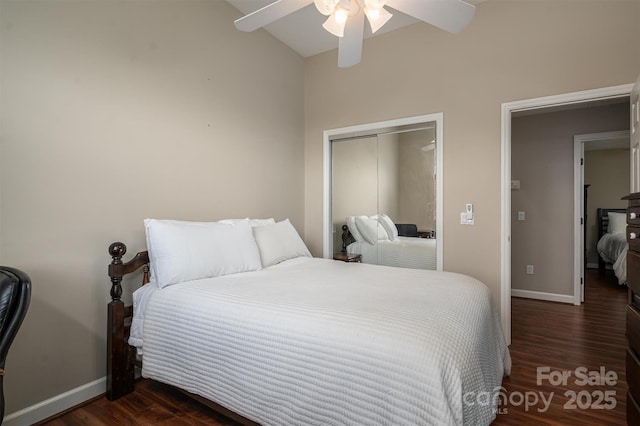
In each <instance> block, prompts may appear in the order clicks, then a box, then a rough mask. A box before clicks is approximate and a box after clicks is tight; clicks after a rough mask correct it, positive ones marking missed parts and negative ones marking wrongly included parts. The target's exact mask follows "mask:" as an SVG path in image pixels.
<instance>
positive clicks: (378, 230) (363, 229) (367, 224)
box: [356, 216, 389, 244]
mask: <svg viewBox="0 0 640 426" xmlns="http://www.w3.org/2000/svg"><path fill="white" fill-rule="evenodd" d="M356 228H358V231H360V234H362V238H364V240H365V241H366V242H368V243H369V244H375V243H376V241H378V240H388V239H389V236H388V235H387V231H385V230H384V228H383V227H382V225H380V223H379V222H378V221H377V220H376V219H371V218H370V217H367V216H356Z"/></svg>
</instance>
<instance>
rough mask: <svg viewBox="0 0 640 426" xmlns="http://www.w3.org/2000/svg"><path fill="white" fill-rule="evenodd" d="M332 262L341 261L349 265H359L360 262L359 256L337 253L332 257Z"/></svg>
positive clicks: (360, 257)
mask: <svg viewBox="0 0 640 426" xmlns="http://www.w3.org/2000/svg"><path fill="white" fill-rule="evenodd" d="M333 260H341V261H343V262H349V263H360V262H362V255H361V254H348V253H337V254H334V255H333Z"/></svg>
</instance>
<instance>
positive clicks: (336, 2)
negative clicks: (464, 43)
mask: <svg viewBox="0 0 640 426" xmlns="http://www.w3.org/2000/svg"><path fill="white" fill-rule="evenodd" d="M311 3H314V4H315V6H316V8H317V9H318V11H319V12H320V13H322V14H323V15H326V16H328V18H327V20H326V21H325V23H324V24H323V25H322V26H323V27H324V29H325V30H327V31H328V32H330V33H331V34H333V35H335V36H337V37H339V42H338V66H339V67H340V68H348V67H350V66H353V65H355V64H357V63H359V62H360V60H361V59H362V40H363V36H364V21H365V16H366V18H367V21H368V22H369V25H370V27H371V32H372V33H375V32H376V31H377V30H378V29H380V28H381V27H382V26H383V25H384V24H385V23H386V22H387V21H388V20H389V19H391V17H392V16H393V15H392V14H391V12H389V11H388V10H387V9H385V8H384V6H388V7H390V8H392V9H395V10H397V11H399V12H402V13H404V14H406V15H409V16H412V17H414V18H416V19H419V20H421V21H424V22H426V23H428V24H431V25H434V26H436V27H438V28H440V29H443V30H445V31H448V32H450V33H454V34H455V33H458V32H460V31H462V29H463V28H464V27H466V26H467V25H468V24H469V22H471V19H472V18H473V15H474V14H475V6H474V5H472V4H469V3H467V2H465V1H463V0H276V1H274V2H273V3H271V4H269V5H267V6H265V7H263V8H261V9H258V10H256V11H255V12H252V13H249V14H248V15H245V16H243V17H242V18H239V19H236V21H235V25H236V28H238V29H239V30H242V31H247V32H250V31H254V30H257V29H258V28H261V27H264V26H265V25H269V24H270V23H272V22H275V21H277V20H278V19H280V18H282V17H284V16H286V15H289V14H291V13H294V12H296V11H298V10H300V9H302V8H303V7H306V6H308V5H310V4H311Z"/></svg>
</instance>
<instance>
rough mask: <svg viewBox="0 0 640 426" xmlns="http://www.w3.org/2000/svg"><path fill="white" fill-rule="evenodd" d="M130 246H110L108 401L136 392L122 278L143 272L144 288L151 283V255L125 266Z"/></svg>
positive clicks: (138, 256) (140, 255)
mask: <svg viewBox="0 0 640 426" xmlns="http://www.w3.org/2000/svg"><path fill="white" fill-rule="evenodd" d="M126 253H127V246H125V245H124V243H121V242H115V243H113V244H111V245H110V246H109V254H110V255H111V259H112V260H111V263H110V264H109V268H108V270H109V278H111V302H110V303H109V304H108V305H107V316H108V317H107V325H108V330H107V399H109V400H111V401H112V400H114V399H117V398H119V397H121V396H123V395H126V394H128V393H130V392H132V391H133V381H134V375H135V369H134V365H133V362H132V361H134V360H135V348H133V347H131V346H129V344H128V339H129V330H130V325H129V322H130V319H131V317H132V314H133V309H132V307H131V306H125V304H124V302H123V301H122V300H121V297H122V277H124V276H125V275H127V274H130V273H132V272H135V271H137V270H138V269H140V268H142V270H143V284H146V283H147V282H149V253H148V252H146V251H143V252H140V253H138V254H136V255H135V256H134V257H133V259H131V260H129V261H128V262H123V261H122V257H123V256H124V255H125V254H126Z"/></svg>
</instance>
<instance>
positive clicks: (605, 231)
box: [596, 208, 629, 285]
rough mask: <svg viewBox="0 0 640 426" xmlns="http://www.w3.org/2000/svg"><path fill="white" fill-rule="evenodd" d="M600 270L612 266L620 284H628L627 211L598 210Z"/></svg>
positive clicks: (597, 246)
mask: <svg viewBox="0 0 640 426" xmlns="http://www.w3.org/2000/svg"><path fill="white" fill-rule="evenodd" d="M597 216H598V243H597V245H596V248H597V250H598V255H599V256H600V257H599V259H598V269H600V271H604V270H605V268H606V265H607V264H610V265H611V267H612V269H613V272H614V273H615V275H616V278H617V279H618V284H620V285H622V284H625V283H626V282H627V251H628V248H629V244H628V243H627V235H626V226H627V219H626V210H625V209H606V208H598V210H597Z"/></svg>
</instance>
